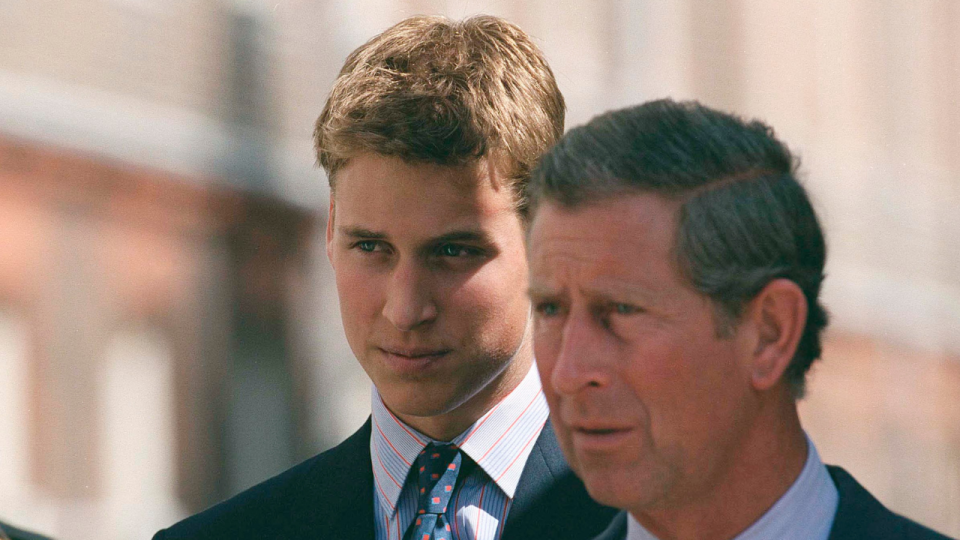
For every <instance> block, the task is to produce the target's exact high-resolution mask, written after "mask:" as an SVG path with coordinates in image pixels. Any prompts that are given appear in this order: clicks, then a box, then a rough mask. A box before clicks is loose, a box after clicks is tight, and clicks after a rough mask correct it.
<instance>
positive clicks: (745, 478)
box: [631, 399, 808, 540]
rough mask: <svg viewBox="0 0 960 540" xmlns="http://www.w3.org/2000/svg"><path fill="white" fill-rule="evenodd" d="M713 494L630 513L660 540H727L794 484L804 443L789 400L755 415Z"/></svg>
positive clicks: (804, 457)
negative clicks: (733, 458)
mask: <svg viewBox="0 0 960 540" xmlns="http://www.w3.org/2000/svg"><path fill="white" fill-rule="evenodd" d="M757 420H758V421H757V423H756V424H755V426H756V427H755V429H754V430H752V431H751V433H750V435H749V436H748V437H747V442H746V444H744V445H743V447H742V448H740V449H738V450H737V455H736V460H735V462H734V463H733V464H732V465H731V466H730V467H729V468H728V469H727V470H726V471H725V473H724V474H723V475H722V477H721V478H720V479H719V481H718V482H717V484H716V486H715V487H714V489H713V490H712V491H711V492H710V493H709V494H707V495H705V496H704V497H702V498H699V499H698V500H695V501H691V502H689V503H687V504H684V505H683V506H678V507H671V508H660V509H656V510H642V511H639V512H631V514H632V515H633V516H634V517H635V518H636V519H637V521H639V522H640V524H642V525H643V526H644V527H645V528H647V530H649V531H650V532H651V533H653V534H654V535H656V536H657V538H659V539H660V540H686V539H700V540H729V539H731V538H735V537H736V535H738V534H740V533H741V532H743V531H744V530H746V529H747V528H748V527H750V525H752V524H753V523H754V522H756V521H757V520H758V519H760V518H761V517H762V516H763V515H764V514H765V513H766V512H767V511H768V510H769V509H770V507H771V506H773V505H774V504H775V503H776V502H777V501H778V500H779V499H780V498H781V497H782V496H783V495H784V493H786V492H787V490H788V489H790V486H792V485H793V483H794V482H795V481H796V480H797V478H798V477H799V476H800V473H801V472H802V471H803V467H804V465H805V464H806V461H807V452H808V449H807V438H806V435H805V434H804V432H803V428H802V427H801V426H800V419H799V416H798V415H797V410H796V404H795V403H794V402H793V400H792V399H788V400H782V401H781V402H780V403H779V404H777V405H775V406H773V407H771V408H770V410H764V411H761V412H760V416H759V417H758V419H757Z"/></svg>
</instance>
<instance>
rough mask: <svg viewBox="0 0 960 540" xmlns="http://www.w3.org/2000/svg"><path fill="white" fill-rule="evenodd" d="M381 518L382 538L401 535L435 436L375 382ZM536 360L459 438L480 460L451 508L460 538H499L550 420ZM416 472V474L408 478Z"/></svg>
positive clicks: (374, 451) (373, 446)
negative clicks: (407, 417) (420, 460)
mask: <svg viewBox="0 0 960 540" xmlns="http://www.w3.org/2000/svg"><path fill="white" fill-rule="evenodd" d="M371 408H372V412H373V414H372V416H373V432H372V434H371V436H370V457H371V459H372V461H373V480H374V504H373V506H374V512H373V513H374V518H375V520H376V531H377V540H402V538H403V534H404V533H405V532H406V530H407V527H409V526H410V523H412V522H413V519H414V514H415V513H416V511H417V476H416V475H409V474H408V473H409V472H410V467H411V466H412V465H413V463H414V462H415V461H416V459H417V454H419V453H420V450H422V449H423V447H424V446H426V445H427V444H428V443H430V442H438V441H433V440H432V439H430V438H429V437H427V436H426V435H423V434H421V433H419V432H417V431H416V430H414V429H413V428H412V427H410V426H408V425H406V424H405V423H403V421H402V420H400V419H399V418H397V417H396V416H395V415H394V414H393V413H391V412H390V411H389V410H388V409H387V407H386V406H385V405H384V404H383V400H382V399H381V398H380V394H379V393H378V392H377V390H376V388H374V389H373V403H372V407H371ZM547 415H548V409H547V401H546V399H545V398H544V396H543V390H542V389H541V387H540V377H539V375H538V374H537V369H536V366H531V368H530V372H529V373H527V375H526V376H525V377H524V379H523V381H521V382H520V384H519V385H518V386H517V387H516V388H515V389H514V390H513V391H512V392H511V393H510V394H509V395H507V397H505V398H503V400H501V401H500V402H499V403H498V404H497V405H495V406H494V407H493V408H492V409H490V410H489V411H488V412H487V413H486V414H484V415H483V416H482V417H481V418H480V419H478V420H477V421H476V422H475V423H474V424H473V425H472V426H470V427H469V428H468V429H467V430H466V431H464V432H463V433H462V434H460V435H458V436H457V437H456V438H454V439H453V440H452V441H450V442H452V443H453V444H456V445H457V446H459V447H460V448H461V450H462V451H463V452H464V454H466V455H467V456H469V457H470V458H471V459H472V460H473V461H474V462H475V463H476V464H477V467H474V468H473V469H472V470H470V471H469V474H468V475H467V477H466V478H460V479H458V481H457V485H456V487H455V488H454V491H453V495H452V499H451V500H453V501H454V504H453V505H451V506H450V508H449V509H448V510H447V513H446V518H447V521H448V523H450V524H451V528H452V531H453V537H454V539H456V540H498V539H499V538H500V536H501V534H502V532H503V524H504V522H505V521H506V517H507V512H508V511H509V510H510V505H511V502H512V501H513V496H514V494H515V493H516V490H517V484H518V483H519V482H520V474H521V473H522V472H523V468H524V465H525V464H526V462H527V458H528V457H529V456H530V451H531V450H533V445H534V442H535V441H536V440H537V437H538V436H539V435H540V432H541V431H542V430H543V426H544V424H545V423H546V421H547ZM408 476H409V477H410V481H409V482H405V480H406V479H407V478H408Z"/></svg>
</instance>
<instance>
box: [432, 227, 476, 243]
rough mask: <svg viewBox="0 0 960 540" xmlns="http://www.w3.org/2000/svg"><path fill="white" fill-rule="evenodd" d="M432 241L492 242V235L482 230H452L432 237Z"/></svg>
mask: <svg viewBox="0 0 960 540" xmlns="http://www.w3.org/2000/svg"><path fill="white" fill-rule="evenodd" d="M430 241H431V243H435V244H441V243H446V242H478V243H483V242H490V236H489V235H488V234H486V233H484V232H481V231H470V230H464V231H451V232H448V233H444V234H441V235H440V236H436V237H434V238H431V239H430Z"/></svg>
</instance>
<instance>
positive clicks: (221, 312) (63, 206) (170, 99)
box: [0, 0, 960, 540]
mask: <svg viewBox="0 0 960 540" xmlns="http://www.w3.org/2000/svg"><path fill="white" fill-rule="evenodd" d="M415 13H439V14H446V15H448V16H450V17H454V18H460V17H463V16H467V15H471V14H476V13H493V14H497V15H501V16H504V17H506V18H508V19H510V20H512V21H514V22H516V23H518V24H520V25H521V26H522V27H523V28H524V29H526V30H527V31H528V32H529V33H531V34H532V35H533V36H535V37H536V38H537V40H538V42H539V44H540V45H541V47H542V48H543V49H544V51H545V53H546V55H547V58H548V60H549V61H550V62H551V65H552V66H553V68H554V71H555V72H556V74H557V77H558V81H559V83H560V87H561V90H563V92H564V94H565V96H566V98H567V102H568V106H569V114H568V125H569V126H573V125H576V124H579V123H582V122H584V121H586V120H587V119H589V118H590V117H591V116H593V115H594V114H596V113H599V112H601V111H604V110H608V109H611V108H615V107H620V106H625V105H628V104H634V103H637V102H640V101H643V100H647V99H653V98H658V97H664V96H672V97H675V98H695V99H699V100H701V101H703V102H705V103H707V104H709V105H713V106H717V107H720V108H723V109H726V110H731V111H735V112H738V113H740V114H742V115H744V116H750V117H760V118H763V119H765V120H767V121H768V122H769V123H770V124H771V125H773V126H774V127H775V128H776V129H777V131H778V133H779V135H780V136H781V137H782V138H783V139H784V140H786V141H787V142H788V143H789V144H790V146H791V147H792V148H794V149H795V150H796V151H797V152H798V153H799V154H800V156H801V158H802V160H803V163H804V170H805V171H806V173H805V174H806V177H805V178H806V182H807V185H808V186H809V188H810V190H811V192H812V195H813V198H814V200H815V203H816V205H817V207H818V209H819V211H820V212H821V215H822V216H823V220H824V225H825V227H826V230H827V235H828V242H829V250H830V252H829V263H828V278H827V281H826V286H825V287H826V290H825V292H824V294H825V301H826V304H827V306H828V308H829V309H830V311H831V312H832V314H833V322H832V324H831V327H830V330H829V333H828V339H827V344H826V348H825V353H824V359H823V361H822V362H821V363H820V364H819V365H818V366H817V367H815V370H814V372H813V374H812V378H811V381H810V384H809V396H808V397H807V398H806V399H805V400H804V401H803V402H802V405H801V409H802V414H803V418H804V422H805V425H806V427H807V429H808V432H809V433H810V435H811V437H812V438H813V440H814V441H816V442H817V444H818V447H819V449H820V451H821V454H822V455H823V456H824V458H825V460H826V461H828V462H832V463H837V464H840V465H843V466H844V467H846V468H847V469H848V470H851V471H852V472H853V473H854V475H856V476H857V477H858V478H859V479H860V480H861V481H862V482H863V483H865V484H866V485H867V487H868V488H870V489H871V490H872V491H873V492H874V493H875V494H876V495H877V496H878V497H879V498H880V499H881V500H882V501H883V502H885V503H886V504H888V505H889V506H891V507H893V508H894V509H896V510H898V511H900V512H903V513H905V514H907V515H908V516H911V517H914V518H916V519H919V520H920V521H922V522H924V523H926V524H928V525H931V526H933V527H935V528H937V529H939V530H941V531H943V532H946V533H948V534H951V535H954V536H960V212H957V211H956V209H957V208H960V151H958V150H960V105H958V103H960V3H958V2H956V1H955V0H883V1H873V0H777V1H775V2H774V1H772V0H769V1H768V0H723V1H721V0H571V1H566V2H560V3H558V2H555V1H548V0H527V1H509V2H508V1H489V2H470V1H465V0H461V1H452V0H451V1H447V2H443V1H427V0H421V1H415V0H406V1H402V0H369V1H350V0H165V1H162V2H161V1H157V0H4V1H3V2H2V3H0V29H2V30H0V520H5V521H10V522H12V523H14V524H18V525H20V526H24V527H29V528H34V529H37V530H39V531H41V532H44V533H47V534H52V535H55V536H57V537H60V538H66V539H78V540H82V539H105V540H114V539H115V540H125V539H128V538H129V539H132V538H144V537H148V536H149V535H150V534H152V532H153V531H154V530H156V529H157V528H158V527H161V526H163V525H165V524H168V523H170V522H172V521H174V520H176V519H178V518H179V517H182V516H184V515H186V514H188V513H192V512H194V511H197V510H199V509H201V508H203V507H205V506H207V505H209V504H211V503H213V502H216V501H217V500H219V499H221V498H224V497H227V496H229V495H232V494H234V493H236V492H237V491H239V490H241V489H243V488H244V487H247V486H249V485H252V484H253V483H255V482H257V481H259V480H261V479H264V478H266V477H268V476H270V475H272V474H274V473H276V472H279V471H280V470H282V469H283V468H285V467H287V466H289V465H290V464H292V463H294V462H296V461H297V460H299V459H302V458H305V457H307V456H309V455H312V454H313V453H315V452H317V451H319V450H321V449H323V448H326V447H329V446H332V445H333V444H336V443H337V442H339V440H341V439H342V438H343V437H345V436H346V435H347V434H349V433H350V432H352V430H353V429H355V428H356V427H357V426H359V424H360V423H361V422H362V421H363V420H364V418H365V417H366V414H367V413H368V411H369V387H368V385H369V381H368V380H367V379H366V378H365V376H364V375H363V373H362V371H360V369H359V368H358V367H357V365H356V363H355V361H354V360H353V358H352V354H351V353H350V350H349V348H348V347H347V346H346V344H345V341H344V339H343V337H342V329H341V326H340V321H339V312H338V307H337V301H336V294H335V291H334V288H333V283H332V276H331V272H330V270H329V268H328V265H327V262H326V260H325V255H324V253H323V245H322V230H323V226H324V221H325V216H326V209H327V204H328V199H327V191H326V180H325V178H324V176H323V173H322V172H321V171H319V170H317V169H315V168H314V156H313V153H312V150H311V137H310V136H311V131H312V127H313V126H312V124H313V121H314V119H315V118H316V116H317V114H318V113H319V111H320V109H321V107H322V105H323V101H324V99H325V98H326V95H327V91H328V89H329V87H330V85H331V83H332V81H333V79H334V77H335V76H336V73H337V71H338V70H339V67H340V65H341V64H342V62H343V59H344V58H345V57H346V55H347V54H348V53H349V52H350V51H351V50H353V49H354V48H355V47H356V46H358V45H359V44H361V43H362V42H363V41H365V40H366V39H368V38H369V37H370V36H372V35H373V34H375V33H377V32H379V31H381V30H383V29H384V28H386V27H387V26H389V25H390V24H392V23H394V22H396V21H398V20H400V19H401V18H403V17H405V16H407V15H411V14H415Z"/></svg>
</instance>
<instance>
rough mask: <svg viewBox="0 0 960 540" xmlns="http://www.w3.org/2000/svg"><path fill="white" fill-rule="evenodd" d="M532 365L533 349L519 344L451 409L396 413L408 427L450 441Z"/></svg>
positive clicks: (488, 407) (524, 375)
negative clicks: (499, 367)
mask: <svg viewBox="0 0 960 540" xmlns="http://www.w3.org/2000/svg"><path fill="white" fill-rule="evenodd" d="M532 366H533V351H532V350H531V348H530V346H529V345H528V344H527V343H524V345H523V346H521V348H520V350H519V351H517V354H516V355H515V356H514V358H513V360H512V361H511V362H510V363H509V364H508V365H507V367H506V368H504V370H503V371H501V372H500V373H499V374H497V376H496V377H494V378H493V379H492V380H491V381H490V382H489V383H488V384H487V385H486V386H484V387H483V388H481V389H480V391H479V392H477V393H476V394H474V395H473V396H471V397H470V398H469V399H467V400H466V401H464V402H463V403H461V404H460V405H458V406H457V407H455V408H454V409H453V410H451V411H449V412H446V413H443V414H438V415H434V416H412V415H406V414H398V413H394V414H396V415H397V417H398V418H400V419H401V420H403V421H404V422H405V423H406V424H407V425H408V426H410V427H412V428H414V429H416V430H417V431H418V432H420V433H422V434H423V435H426V436H427V437H430V438H431V439H434V440H437V441H451V440H453V439H455V438H456V437H457V436H458V435H460V434H461V433H463V432H464V431H466V430H467V429H469V428H470V426H472V425H473V424H474V423H475V422H476V421H477V420H479V419H480V418H481V417H482V416H483V415H485V414H487V412H488V411H490V409H492V408H493V407H494V406H496V405H497V403H500V402H501V401H503V399H504V398H505V397H507V396H508V395H509V394H510V392H512V391H513V390H514V389H515V388H516V387H517V386H519V385H520V383H521V382H522V381H523V378H524V377H526V376H527V373H529V371H530V368H531V367H532Z"/></svg>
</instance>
